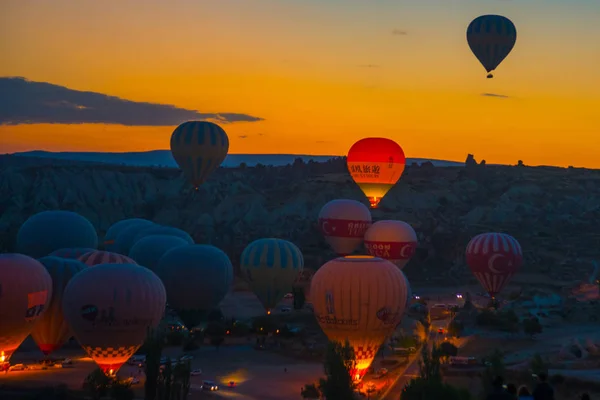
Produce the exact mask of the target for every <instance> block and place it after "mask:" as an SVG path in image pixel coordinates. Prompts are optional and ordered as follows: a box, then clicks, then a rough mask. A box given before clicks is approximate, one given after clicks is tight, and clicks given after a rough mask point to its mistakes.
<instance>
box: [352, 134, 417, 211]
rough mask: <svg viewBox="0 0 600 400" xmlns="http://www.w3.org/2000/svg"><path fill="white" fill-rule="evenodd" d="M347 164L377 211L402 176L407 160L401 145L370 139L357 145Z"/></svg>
mask: <svg viewBox="0 0 600 400" xmlns="http://www.w3.org/2000/svg"><path fill="white" fill-rule="evenodd" d="M346 162H347V165H348V171H350V175H351V176H352V179H354V182H356V184H357V185H358V186H359V187H360V189H361V190H362V191H363V193H364V194H365V196H367V198H368V199H369V203H370V204H371V207H372V208H376V207H377V205H378V204H379V202H380V201H381V199H382V198H383V196H385V194H386V193H387V192H388V191H389V190H390V189H391V188H392V186H394V185H395V184H396V182H398V179H400V176H402V172H404V164H405V163H406V158H405V157H404V151H403V150H402V147H400V146H399V145H398V143H396V142H394V141H393V140H390V139H385V138H375V137H371V138H365V139H361V140H359V141H358V142H356V143H354V144H353V145H352V147H351V148H350V150H349V151H348V157H347V161H346Z"/></svg>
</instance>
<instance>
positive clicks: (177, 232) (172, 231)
mask: <svg viewBox="0 0 600 400" xmlns="http://www.w3.org/2000/svg"><path fill="white" fill-rule="evenodd" d="M150 235H169V236H175V237H178V238H180V239H183V240H185V241H186V243H187V244H194V239H192V237H191V236H190V235H189V234H188V233H187V232H186V231H184V230H181V229H178V228H173V227H172V226H160V225H156V226H152V227H149V228H148V229H144V230H142V231H141V232H140V233H138V234H137V235H136V237H135V239H134V240H133V244H132V248H133V246H135V244H136V243H137V242H138V241H139V240H140V239H142V238H144V237H146V236H150ZM129 251H131V250H129Z"/></svg>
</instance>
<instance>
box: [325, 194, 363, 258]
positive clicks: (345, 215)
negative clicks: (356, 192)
mask: <svg viewBox="0 0 600 400" xmlns="http://www.w3.org/2000/svg"><path fill="white" fill-rule="evenodd" d="M369 226H371V212H370V211H369V209H368V208H367V207H366V206H365V205H364V204H362V203H360V202H358V201H356V200H347V199H339V200H332V201H330V202H329V203H327V204H325V205H324V206H323V208H321V212H320V213H319V227H320V228H321V233H323V236H324V237H325V240H326V241H327V243H329V245H330V246H331V248H332V249H333V251H335V252H336V253H337V254H338V255H340V256H345V255H348V254H351V253H352V252H353V251H354V250H356V248H357V247H358V246H360V244H361V243H362V241H363V236H364V234H365V231H366V230H367V228H369Z"/></svg>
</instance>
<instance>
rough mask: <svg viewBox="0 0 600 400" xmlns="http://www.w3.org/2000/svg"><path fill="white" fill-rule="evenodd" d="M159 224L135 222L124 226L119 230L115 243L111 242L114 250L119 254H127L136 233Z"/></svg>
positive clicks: (133, 242)
mask: <svg viewBox="0 0 600 400" xmlns="http://www.w3.org/2000/svg"><path fill="white" fill-rule="evenodd" d="M157 226H159V225H157V224H155V223H152V224H151V225H149V224H145V223H142V224H140V223H135V224H130V225H128V226H126V227H125V228H124V229H123V230H122V231H120V232H119V234H118V235H117V238H116V239H115V243H114V244H113V246H114V248H115V250H114V251H115V252H116V253H119V254H129V251H130V250H131V247H132V246H133V245H134V244H135V242H136V238H137V235H138V234H139V233H141V232H143V231H145V230H146V229H150V228H154V227H157Z"/></svg>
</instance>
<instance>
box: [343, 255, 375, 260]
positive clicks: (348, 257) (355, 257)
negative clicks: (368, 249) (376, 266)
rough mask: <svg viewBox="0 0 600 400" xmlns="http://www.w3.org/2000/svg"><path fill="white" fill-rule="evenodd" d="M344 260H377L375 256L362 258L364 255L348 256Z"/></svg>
mask: <svg viewBox="0 0 600 400" xmlns="http://www.w3.org/2000/svg"><path fill="white" fill-rule="evenodd" d="M344 258H347V259H361V258H362V259H369V258H375V257H373V256H362V255H358V256H346V257H344Z"/></svg>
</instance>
